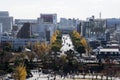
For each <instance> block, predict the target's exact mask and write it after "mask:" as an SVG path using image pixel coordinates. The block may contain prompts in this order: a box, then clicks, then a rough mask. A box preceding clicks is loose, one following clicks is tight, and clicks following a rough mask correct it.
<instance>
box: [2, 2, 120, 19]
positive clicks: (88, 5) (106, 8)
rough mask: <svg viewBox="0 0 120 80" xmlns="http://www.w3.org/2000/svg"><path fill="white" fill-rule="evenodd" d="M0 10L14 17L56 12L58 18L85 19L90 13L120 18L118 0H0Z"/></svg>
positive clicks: (36, 15) (97, 15)
mask: <svg viewBox="0 0 120 80" xmlns="http://www.w3.org/2000/svg"><path fill="white" fill-rule="evenodd" d="M0 11H9V14H10V16H13V17H14V18H20V19H21V18H24V19H25V18H29V19H30V18H31V19H32V18H34V19H36V18H37V17H39V16H40V13H56V14H57V16H58V18H60V17H65V18H79V19H84V20H85V19H86V18H87V17H90V16H91V15H95V17H96V18H98V17H99V13H100V12H101V14H102V18H120V0H0Z"/></svg>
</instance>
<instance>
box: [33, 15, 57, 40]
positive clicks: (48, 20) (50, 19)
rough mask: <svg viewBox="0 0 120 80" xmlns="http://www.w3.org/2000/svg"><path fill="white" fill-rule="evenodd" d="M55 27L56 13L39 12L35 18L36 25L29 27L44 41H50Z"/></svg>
mask: <svg viewBox="0 0 120 80" xmlns="http://www.w3.org/2000/svg"><path fill="white" fill-rule="evenodd" d="M56 27H57V15H56V14H41V15H40V18H38V19H37V27H34V29H31V30H32V32H34V33H36V34H37V35H38V38H39V39H41V40H45V41H50V38H51V36H52V35H53V33H54V31H55V30H56Z"/></svg>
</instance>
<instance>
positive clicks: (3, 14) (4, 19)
mask: <svg viewBox="0 0 120 80" xmlns="http://www.w3.org/2000/svg"><path fill="white" fill-rule="evenodd" d="M0 23H2V29H3V32H11V30H12V25H13V17H10V16H9V13H8V11H0Z"/></svg>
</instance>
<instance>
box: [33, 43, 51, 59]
mask: <svg viewBox="0 0 120 80" xmlns="http://www.w3.org/2000/svg"><path fill="white" fill-rule="evenodd" d="M49 49H50V48H49V45H48V44H47V43H46V42H41V43H40V42H36V43H35V45H34V51H35V52H36V54H37V55H38V57H39V58H40V57H41V56H42V55H44V54H45V53H47V52H49Z"/></svg>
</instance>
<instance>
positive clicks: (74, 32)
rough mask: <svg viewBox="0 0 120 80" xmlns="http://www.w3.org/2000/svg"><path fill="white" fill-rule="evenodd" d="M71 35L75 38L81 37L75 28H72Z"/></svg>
mask: <svg viewBox="0 0 120 80" xmlns="http://www.w3.org/2000/svg"><path fill="white" fill-rule="evenodd" d="M73 35H74V37H76V38H80V37H81V35H80V33H78V32H77V31H76V30H73Z"/></svg>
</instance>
